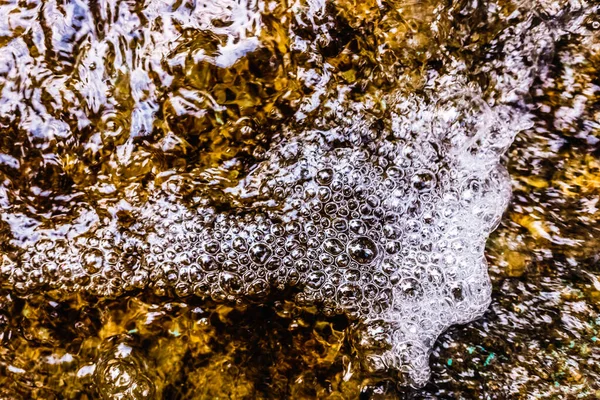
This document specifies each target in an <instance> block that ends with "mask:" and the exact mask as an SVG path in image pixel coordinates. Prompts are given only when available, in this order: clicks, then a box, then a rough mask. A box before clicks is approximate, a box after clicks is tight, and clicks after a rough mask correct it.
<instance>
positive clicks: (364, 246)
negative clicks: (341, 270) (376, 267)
mask: <svg viewBox="0 0 600 400" xmlns="http://www.w3.org/2000/svg"><path fill="white" fill-rule="evenodd" d="M348 255H350V257H351V258H352V259H353V260H354V261H356V262H358V263H360V264H369V263H371V262H373V260H375V258H376V257H377V246H376V245H375V243H373V241H372V240H371V239H369V238H367V237H359V238H356V239H354V240H352V241H350V243H348Z"/></svg>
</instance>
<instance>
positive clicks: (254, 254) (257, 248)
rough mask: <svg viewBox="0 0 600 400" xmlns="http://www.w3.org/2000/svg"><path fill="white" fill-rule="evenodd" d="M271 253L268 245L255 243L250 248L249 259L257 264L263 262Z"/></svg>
mask: <svg viewBox="0 0 600 400" xmlns="http://www.w3.org/2000/svg"><path fill="white" fill-rule="evenodd" d="M271 254H273V251H272V250H271V248H270V247H268V246H267V245H266V244H263V243H257V244H255V245H254V246H252V247H251V248H250V259H251V260H252V261H254V262H255V263H257V264H260V265H262V264H265V263H266V262H267V261H268V260H269V258H270V257H271Z"/></svg>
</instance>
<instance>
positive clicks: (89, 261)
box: [81, 248, 104, 274]
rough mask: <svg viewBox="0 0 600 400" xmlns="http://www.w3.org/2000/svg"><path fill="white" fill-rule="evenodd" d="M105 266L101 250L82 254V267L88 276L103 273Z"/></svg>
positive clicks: (87, 251) (90, 250)
mask: <svg viewBox="0 0 600 400" xmlns="http://www.w3.org/2000/svg"><path fill="white" fill-rule="evenodd" d="M103 265H104V253H103V252H102V250H100V249H93V248H92V249H89V250H86V251H84V252H83V253H82V254H81V266H82V267H83V269H84V270H85V271H86V272H87V273H88V274H96V273H98V272H100V271H102V267H103Z"/></svg>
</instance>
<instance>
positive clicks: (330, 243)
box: [323, 239, 344, 255]
mask: <svg viewBox="0 0 600 400" xmlns="http://www.w3.org/2000/svg"><path fill="white" fill-rule="evenodd" d="M323 249H324V250H325V251H326V252H328V253H329V254H333V255H338V254H340V253H341V252H343V251H344V245H343V244H342V242H340V241H339V240H338V239H327V240H325V242H324V243H323Z"/></svg>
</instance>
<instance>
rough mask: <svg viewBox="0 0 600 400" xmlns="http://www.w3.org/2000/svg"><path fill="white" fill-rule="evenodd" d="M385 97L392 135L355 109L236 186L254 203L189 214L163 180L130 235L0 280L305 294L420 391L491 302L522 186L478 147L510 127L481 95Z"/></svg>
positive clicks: (11, 270)
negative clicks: (445, 335)
mask: <svg viewBox="0 0 600 400" xmlns="http://www.w3.org/2000/svg"><path fill="white" fill-rule="evenodd" d="M389 101H390V104H391V108H392V112H391V114H390V121H389V124H388V125H389V127H385V126H384V127H383V128H382V127H378V128H377V129H376V128H373V126H372V124H371V122H372V121H370V118H369V117H367V116H364V115H362V116H361V115H360V114H359V116H358V117H356V118H355V119H354V124H352V125H351V126H347V127H344V126H343V124H340V128H339V129H338V131H337V132H321V131H313V130H307V131H306V132H304V133H303V134H302V135H298V134H294V135H292V134H289V135H288V137H287V139H286V140H284V141H282V142H281V143H280V144H279V145H278V146H277V147H275V148H274V149H273V151H272V156H271V157H270V158H269V160H268V161H266V162H264V163H262V164H261V165H259V167H258V168H257V169H256V170H255V171H254V172H253V173H252V174H251V175H250V176H249V177H248V178H247V179H246V180H244V182H243V183H242V184H240V185H239V186H238V187H236V188H233V189H232V190H231V195H232V196H234V197H238V198H244V199H245V202H246V204H252V207H236V208H233V209H231V210H229V211H219V210H217V209H216V208H215V207H213V206H210V205H202V203H203V200H202V199H201V200H200V201H199V204H198V205H197V207H195V208H194V207H190V206H189V205H188V204H186V203H184V202H183V201H182V200H181V199H178V197H177V196H176V195H175V194H173V192H172V190H171V189H170V186H169V184H168V182H167V183H165V184H164V185H163V188H161V189H160V190H157V191H156V193H154V195H153V196H152V198H151V199H150V200H149V201H148V203H147V204H145V205H144V207H143V208H140V209H137V210H135V214H136V215H137V218H136V222H135V223H134V224H133V225H132V226H130V227H129V229H127V230H123V229H119V228H118V227H117V226H111V225H110V224H109V225H103V224H102V223H100V224H96V225H97V226H96V228H95V229H94V230H93V232H92V234H91V235H84V236H80V237H73V238H58V239H53V238H44V239H43V240H40V241H38V242H37V243H36V244H35V246H32V247H31V248H29V249H26V250H25V251H24V253H23V255H22V257H21V259H20V260H19V262H17V263H15V264H12V265H10V266H8V267H7V266H6V265H5V266H4V267H3V269H2V271H3V276H4V278H5V279H8V280H9V282H11V284H12V285H13V286H14V287H15V289H17V290H22V291H28V290H33V289H35V288H36V287H40V286H41V285H48V286H50V287H52V288H56V289H61V290H75V291H86V292H91V293H96V294H100V295H105V296H106V295H108V296H114V295H118V294H121V293H122V292H123V291H127V290H132V289H135V288H144V287H152V288H153V289H154V290H155V291H156V293H157V294H159V295H167V294H172V293H175V294H176V295H179V296H188V295H195V296H201V297H210V298H212V299H213V300H216V301H231V302H243V301H251V300H255V301H256V300H260V299H261V298H264V297H265V296H267V295H268V294H269V293H270V292H272V291H276V290H283V289H286V288H290V287H296V288H297V291H296V294H295V296H296V301H297V302H298V303H299V304H307V305H308V304H317V305H319V306H320V307H321V310H322V311H323V312H324V313H326V314H328V315H334V314H338V313H345V314H347V315H349V316H351V317H352V318H355V319H358V320H360V321H361V328H360V329H359V330H360V335H359V336H360V340H358V341H357V347H358V348H359V349H360V352H361V354H362V359H363V361H364V363H365V367H366V368H368V369H370V370H372V371H373V372H383V371H386V370H396V371H403V372H407V373H408V375H409V376H410V379H411V381H412V382H414V383H415V384H422V383H423V382H425V381H426V379H427V377H428V352H429V349H430V348H431V346H432V345H433V342H434V341H435V339H436V337H437V336H438V335H439V334H440V333H441V332H442V331H443V330H445V329H446V328H448V327H449V326H450V325H452V324H455V323H461V322H467V321H470V320H472V319H473V318H475V317H476V316H478V315H480V314H481V313H482V312H483V311H484V310H485V309H486V308H487V306H488V304H489V301H490V283H489V280H488V276H487V271H486V261H485V258H484V256H483V250H484V245H485V240H486V238H487V236H488V234H489V233H490V232H491V231H492V230H493V229H494V227H495V225H496V224H497V223H498V221H499V218H500V216H501V214H502V212H503V210H504V209H505V207H506V205H507V202H508V199H509V194H510V188H509V183H508V178H507V175H506V173H505V171H504V170H503V169H502V168H501V167H499V165H498V158H499V156H500V154H501V152H496V153H494V152H490V151H489V149H490V146H488V145H486V146H485V149H486V151H480V149H479V148H478V147H477V146H478V144H477V142H476V141H474V140H473V137H477V139H478V140H480V141H489V140H491V139H494V140H498V141H499V142H504V141H510V140H511V135H513V134H514V132H513V131H512V130H511V129H509V127H508V126H506V125H504V124H502V123H501V122H500V121H499V120H498V118H497V117H496V116H495V114H494V113H493V112H492V110H490V109H489V108H485V107H482V108H481V109H475V108H474V107H472V105H473V104H474V102H473V95H472V94H469V95H463V96H455V97H452V98H449V99H445V100H444V101H442V102H438V103H435V104H427V103H426V102H425V101H423V100H422V99H419V98H417V97H415V96H408V97H396V98H394V97H391V98H390V99H389ZM475 113H477V114H475ZM440 114H442V115H443V116H444V119H442V120H440V117H439V116H440ZM417 117H420V118H418V120H419V121H420V123H421V124H422V125H423V127H422V128H418V129H419V130H417V131H415V128H416V127H415V125H414V124H413V123H412V121H415V120H417ZM426 118H429V121H428V120H426ZM334 138H335V145H332V144H331V143H332V139H334ZM290 154H293V160H290ZM204 203H206V201H204ZM5 262H6V263H10V261H9V260H8V259H5ZM113 367H114V368H121V367H122V368H125V367H124V366H120V364H119V365H116V364H115V365H113V364H110V365H107V366H106V368H113ZM110 375H111V374H108V375H107V376H110ZM107 379H108V378H107ZM119 379H121V378H119ZM117 383H118V382H117ZM115 385H116V383H115Z"/></svg>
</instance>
